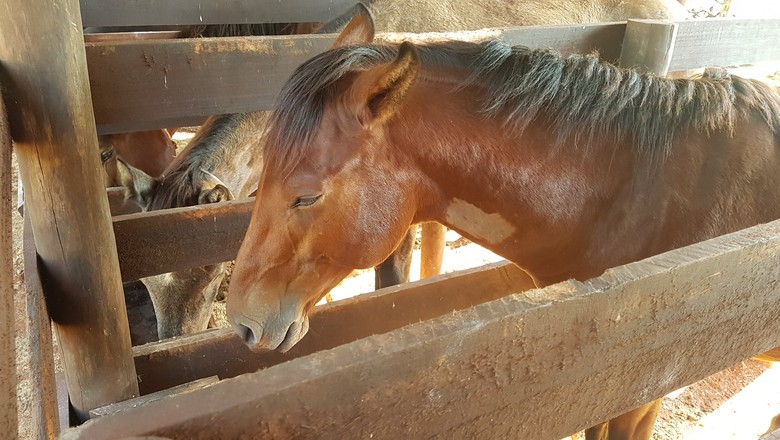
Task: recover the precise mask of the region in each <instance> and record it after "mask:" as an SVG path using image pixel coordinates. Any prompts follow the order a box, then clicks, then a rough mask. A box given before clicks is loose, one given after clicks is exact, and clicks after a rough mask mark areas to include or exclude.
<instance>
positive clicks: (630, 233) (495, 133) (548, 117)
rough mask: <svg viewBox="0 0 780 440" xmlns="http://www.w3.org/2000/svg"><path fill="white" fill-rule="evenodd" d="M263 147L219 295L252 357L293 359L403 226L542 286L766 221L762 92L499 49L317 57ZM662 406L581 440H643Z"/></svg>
mask: <svg viewBox="0 0 780 440" xmlns="http://www.w3.org/2000/svg"><path fill="white" fill-rule="evenodd" d="M368 26H370V24H365V23H364V24H362V25H361V24H360V23H358V24H357V25H356V27H357V29H358V30H359V28H360V27H368ZM351 27H352V26H351ZM348 30H349V27H348ZM358 30H356V29H353V30H352V31H351V32H346V31H345V34H343V35H342V36H341V37H340V41H342V42H354V41H355V40H359V38H358V37H356V36H355V35H358V36H359V35H366V34H368V33H370V32H368V31H365V30H363V31H359V32H358ZM355 32H357V34H355ZM264 151H265V168H264V170H263V175H262V178H261V181H260V186H259V188H258V192H257V202H256V205H255V209H254V212H253V214H252V220H251V222H250V225H249V228H248V231H247V234H246V237H245V239H244V241H243V244H242V246H241V249H240V251H239V254H238V257H237V260H236V266H235V269H234V272H233V276H232V280H231V284H230V288H229V294H228V298H227V306H228V310H227V311H228V317H229V319H230V321H231V323H232V324H233V326H234V328H235V329H236V330H237V332H238V333H239V335H240V336H241V337H242V338H243V339H244V340H245V341H246V342H247V344H248V345H249V346H250V347H251V348H253V349H256V350H267V349H278V350H280V351H286V350H288V349H289V348H290V347H292V346H293V345H294V344H295V343H296V342H297V341H299V340H300V339H301V338H302V337H303V336H304V335H305V334H306V331H307V330H308V322H309V321H308V313H309V312H310V311H311V309H312V308H313V306H314V304H315V303H316V302H317V301H318V300H319V299H320V298H322V296H323V295H325V293H326V292H328V291H329V290H330V289H331V288H332V287H333V286H335V285H336V284H337V283H338V282H340V281H341V279H343V278H344V277H345V276H346V275H348V274H349V273H350V272H351V271H352V270H353V269H355V268H363V267H370V266H372V265H374V264H376V263H377V262H379V261H381V260H382V259H383V258H385V257H386V256H387V255H388V254H389V253H390V252H391V251H392V250H393V249H394V248H395V246H396V245H397V244H398V242H399V241H400V239H401V237H402V235H403V234H404V232H405V231H406V229H407V228H408V227H409V225H410V224H413V223H417V222H423V221H438V222H440V223H443V224H445V225H447V226H448V227H450V228H452V229H455V230H457V231H458V232H460V233H461V234H462V235H464V236H466V237H468V238H469V239H471V240H473V241H475V242H477V243H479V244H481V245H483V246H484V247H486V248H488V249H491V250H492V251H494V252H496V253H498V254H500V255H502V256H504V257H506V258H508V259H509V260H511V261H512V262H514V263H515V264H517V265H518V266H520V267H521V268H523V269H524V270H525V271H527V272H528V274H529V275H530V276H531V277H532V278H533V279H534V281H535V282H536V284H537V285H538V286H540V287H542V286H547V285H550V284H553V283H557V282H560V281H564V280H567V279H571V278H574V279H578V280H586V279H589V278H591V277H595V276H598V275H600V274H601V273H603V272H604V270H606V269H607V268H610V267H614V266H618V265H621V264H625V263H628V262H631V261H636V260H639V259H642V258H646V257H649V256H651V255H655V254H658V253H661V252H664V251H668V250H670V249H674V248H677V247H681V246H685V245H688V244H691V243H695V242H698V241H701V240H705V239H708V238H711V237H714V236H717V235H720V234H725V233H728V232H732V231H736V230H739V229H742V228H746V227H749V226H751V225H754V224H757V223H761V222H768V221H771V220H773V219H776V218H778V217H780V96H778V94H777V93H776V92H775V90H773V89H771V88H769V87H768V86H766V85H764V84H763V83H760V82H756V81H751V80H745V79H741V78H737V77H733V78H732V77H730V76H729V75H728V74H726V73H724V72H720V71H718V72H714V73H713V72H711V73H709V74H708V75H705V76H704V77H703V78H700V79H694V80H670V79H664V78H657V77H654V76H649V75H641V74H638V73H636V72H634V71H630V70H623V69H620V68H618V67H615V66H614V65H611V64H608V63H605V62H602V61H600V60H599V59H598V58H597V57H596V56H593V55H585V56H572V57H570V58H562V57H561V56H559V55H558V54H556V53H554V52H552V51H547V50H529V49H526V48H524V47H509V46H507V45H506V44H504V43H502V42H495V41H493V42H487V43H483V44H474V43H462V42H450V43H446V44H438V45H430V46H421V47H416V46H414V45H412V44H410V43H404V44H402V45H400V47H399V46H371V45H347V46H343V47H337V48H335V49H334V50H331V51H329V52H326V53H324V54H322V55H319V56H316V57H314V58H313V59H311V60H310V61H308V62H306V63H305V64H303V65H302V66H301V67H299V68H298V69H297V70H296V71H295V73H294V74H293V75H292V77H291V78H290V79H289V80H288V82H287V84H286V85H285V86H284V87H283V89H282V91H281V93H280V95H279V97H278V100H277V104H276V107H275V110H274V116H273V119H272V121H271V126H270V128H269V131H268V134H267V135H266V145H265V150H264ZM658 402H659V401H657V402H654V403H651V404H648V405H645V406H643V407H641V408H639V409H637V410H635V411H632V412H631V413H628V414H626V415H623V416H621V417H619V418H617V419H615V420H613V421H611V422H610V423H605V424H602V425H600V426H598V427H595V428H591V429H590V430H588V432H587V433H586V435H587V438H611V439H624V438H637V439H646V438H649V436H650V433H651V431H652V425H653V422H654V420H655V416H656V414H657V411H658V408H659V403H658Z"/></svg>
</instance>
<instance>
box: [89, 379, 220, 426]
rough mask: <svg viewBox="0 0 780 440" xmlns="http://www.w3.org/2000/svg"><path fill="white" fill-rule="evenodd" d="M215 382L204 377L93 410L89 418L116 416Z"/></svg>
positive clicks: (215, 380) (216, 380)
mask: <svg viewBox="0 0 780 440" xmlns="http://www.w3.org/2000/svg"><path fill="white" fill-rule="evenodd" d="M217 382H219V378H218V377H216V376H209V377H204V378H203V379H198V380H195V381H192V382H187V383H185V384H182V385H179V386H175V387H172V388H168V389H165V390H162V391H158V392H156V393H151V394H147V395H145V396H141V397H135V398H133V399H129V400H125V401H124V402H118V403H112V404H111V405H106V406H103V407H100V408H95V409H93V410H90V411H89V416H90V418H95V417H103V416H109V415H111V414H116V413H119V412H121V411H126V410H128V409H130V408H135V407H138V406H142V405H147V404H149V403H151V402H156V401H158V400H162V399H167V398H171V397H176V396H179V395H181V394H183V393H188V392H190V391H194V390H199V389H201V388H204V387H207V386H209V385H213V384H215V383H217Z"/></svg>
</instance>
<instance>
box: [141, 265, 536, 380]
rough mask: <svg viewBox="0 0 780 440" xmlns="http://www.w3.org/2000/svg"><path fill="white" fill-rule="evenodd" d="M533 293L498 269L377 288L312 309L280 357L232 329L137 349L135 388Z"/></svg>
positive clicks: (245, 366) (227, 373) (238, 370)
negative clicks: (252, 346)
mask: <svg viewBox="0 0 780 440" xmlns="http://www.w3.org/2000/svg"><path fill="white" fill-rule="evenodd" d="M533 287H534V284H533V281H532V280H531V278H530V277H529V276H528V275H527V274H526V273H525V272H523V271H522V270H520V269H519V268H518V267H517V266H515V265H514V264H511V263H508V262H503V263H495V264H490V265H486V266H483V267H479V268H476V269H470V270H465V271H460V272H455V273H450V274H446V275H441V276H438V277H435V278H428V279H425V280H422V281H417V282H414V283H408V284H404V285H402V286H394V287H389V288H386V289H381V290H378V291H376V292H373V293H370V294H366V295H359V296H357V297H354V298H351V299H349V300H345V301H338V302H334V303H332V304H328V305H324V306H320V307H317V308H315V309H314V313H312V315H311V318H310V323H309V325H310V328H309V333H308V335H307V336H306V337H305V338H304V339H303V340H302V341H301V342H300V343H298V344H297V345H296V346H295V347H293V348H292V350H290V351H289V352H288V353H285V354H281V353H277V352H270V353H253V352H252V351H250V350H249V349H248V348H247V347H246V345H245V344H244V342H243V341H242V340H241V339H240V338H239V337H238V336H237V335H236V334H235V332H234V331H233V330H232V329H219V330H209V331H206V332H203V333H199V334H195V335H190V336H184V337H180V338H175V339H171V340H167V341H163V342H158V343H152V344H146V345H142V346H139V347H135V349H134V350H135V363H136V366H137V368H138V369H139V373H138V377H139V379H140V382H139V386H140V387H141V389H142V391H141V393H142V394H146V393H150V392H155V391H157V390H162V389H165V388H169V387H172V386H176V385H179V384H181V383H185V382H189V381H194V380H197V379H198V378H201V377H209V376H219V377H220V378H222V379H224V378H228V377H234V376H238V375H239V374H244V373H251V372H254V371H257V370H259V369H262V368H268V367H270V366H273V365H276V364H280V363H282V362H285V361H288V360H290V359H295V358H298V357H301V356H305V355H308V354H311V353H314V352H317V351H321V350H327V349H330V348H333V347H336V346H338V345H341V344H346V343H349V342H352V341H356V340H358V339H360V338H365V337H368V336H371V335H375V334H380V333H387V332H389V331H392V330H395V329H398V328H401V327H403V326H405V325H408V324H413V323H416V322H420V321H423V320H426V319H431V318H435V317H437V316H441V315H444V314H446V313H451V312H453V311H454V310H463V309H466V308H468V307H471V306H474V305H476V304H480V303H483V302H487V301H492V300H494V299H498V298H501V297H502V296H506V295H508V294H510V293H517V292H521V291H524V290H528V289H531V288H533ZM379 316H381V317H382V319H377V317H379ZM346 322H348V323H349V325H344V323H346Z"/></svg>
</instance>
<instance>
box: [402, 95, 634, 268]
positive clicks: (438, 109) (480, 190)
mask: <svg viewBox="0 0 780 440" xmlns="http://www.w3.org/2000/svg"><path fill="white" fill-rule="evenodd" d="M481 93H482V91H481V90H477V89H475V88H473V87H470V88H466V89H461V90H459V91H457V92H455V93H453V92H452V86H451V85H447V84H437V83H433V82H428V83H426V84H418V85H417V86H415V87H413V89H412V91H411V92H410V96H409V97H408V99H407V102H406V104H405V107H404V109H407V110H408V111H407V112H406V113H401V114H399V115H398V117H397V118H396V119H395V120H393V121H392V122H391V123H390V124H389V126H388V131H389V137H390V139H391V142H392V144H393V147H395V148H396V149H398V151H399V152H401V154H405V155H408V156H411V157H413V158H414V161H415V162H416V164H417V166H418V167H419V170H420V172H421V173H422V174H423V175H424V176H425V178H427V179H428V181H429V185H426V186H428V187H430V188H433V190H432V191H431V192H430V194H426V195H425V196H424V197H422V199H423V200H426V201H425V202H423V203H422V204H421V205H420V206H418V214H417V218H416V221H427V220H436V221H438V222H440V223H443V224H445V225H447V226H448V227H450V228H452V229H455V230H456V231H458V232H460V233H461V234H462V235H464V236H466V237H468V238H469V239H471V240H472V241H474V242H476V243H478V244H480V245H482V246H484V247H486V248H488V249H491V250H492V251H494V252H496V253H497V254H499V255H501V256H503V257H505V258H507V259H509V260H511V261H513V262H515V263H517V264H518V265H519V266H520V267H522V268H524V269H526V270H528V271H529V273H531V275H532V276H534V277H535V278H536V279H537V280H539V281H540V283H541V282H542V281H541V280H543V279H550V280H555V281H557V280H558V278H561V279H566V278H570V277H579V276H580V273H579V272H585V271H589V272H588V273H587V274H584V273H583V274H582V275H581V276H582V277H585V278H587V277H589V276H591V273H590V272H594V271H597V270H598V269H593V268H590V267H588V266H587V264H582V262H578V261H574V260H575V258H574V256H575V255H583V254H584V253H585V252H584V249H585V248H587V246H588V245H589V243H588V237H590V236H591V235H592V231H591V229H592V228H593V225H594V224H596V223H597V219H596V216H597V215H598V213H599V212H603V211H604V210H607V207H608V206H609V204H610V202H611V200H613V199H614V198H615V197H617V196H618V194H619V192H620V190H621V187H623V186H624V185H625V183H626V182H627V180H628V179H629V178H630V176H631V175H632V172H631V171H632V168H633V162H634V155H633V154H630V153H627V152H626V151H625V150H626V149H623V150H622V151H613V150H612V149H606V148H602V149H599V150H600V151H589V150H587V149H585V148H575V146H574V145H569V144H567V143H564V144H563V145H559V144H558V143H557V139H556V136H555V133H554V132H553V130H550V129H549V123H548V122H547V121H546V120H545V117H544V116H540V117H539V118H537V120H536V121H534V123H532V124H530V126H529V127H528V128H527V129H525V130H524V131H523V132H522V133H520V134H515V135H513V134H512V132H511V130H509V129H508V128H507V127H506V126H505V125H504V124H503V121H502V120H500V119H499V118H485V117H483V115H480V114H479V113H478V110H476V109H475V108H474V107H475V105H474V103H475V102H479V97H480V95H481ZM403 111H404V110H402V112H403ZM420 133H425V134H426V137H425V139H424V142H421V139H420ZM601 208H604V210H602V211H600V209H601ZM561 255H567V256H571V261H569V262H564V261H558V260H559V257H560V256H561ZM553 262H555V263H556V265H555V266H556V267H555V270H553V273H548V271H549V267H548V266H550V265H551V264H552V263H553ZM575 267H576V269H575ZM578 271H579V272H578ZM575 272H578V273H575Z"/></svg>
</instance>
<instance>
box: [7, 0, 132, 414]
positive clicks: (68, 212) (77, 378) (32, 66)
mask: <svg viewBox="0 0 780 440" xmlns="http://www.w3.org/2000/svg"><path fill="white" fill-rule="evenodd" d="M78 8H79V6H78V2H77V1H75V0H6V1H4V2H3V3H1V4H0V59H2V60H3V63H2V64H3V69H2V80H3V81H2V82H3V85H4V86H5V90H6V93H7V95H6V104H7V105H8V114H9V123H10V127H11V136H12V138H13V140H14V149H15V152H16V157H17V159H18V163H19V174H20V175H21V177H22V182H23V184H24V189H25V197H26V204H25V216H29V217H30V220H31V225H32V229H33V232H34V234H33V235H34V238H35V245H36V249H37V252H38V255H39V256H40V260H39V269H40V275H41V281H42V285H43V288H44V292H46V297H47V305H48V309H49V314H50V316H51V317H52V318H53V319H54V321H55V322H56V323H58V325H55V328H56V330H57V333H58V339H59V344H60V347H61V348H62V362H63V365H64V367H65V371H66V377H67V383H68V390H69V392H70V396H71V401H72V402H73V405H74V406H75V408H76V409H77V411H78V412H79V414H80V416H81V417H86V415H87V411H88V410H89V409H91V408H94V407H97V406H102V405H105V404H107V403H110V402H115V401H119V400H123V399H126V398H130V397H133V396H135V395H137V393H138V386H137V383H136V378H135V367H134V365H133V360H132V351H131V348H130V332H129V329H128V324H127V316H126V315H125V313H124V310H125V305H124V299H123V297H122V284H121V278H120V275H119V262H118V259H117V255H116V247H115V246H114V235H113V230H112V228H111V219H110V215H109V210H108V201H107V200H106V196H105V193H104V191H103V185H102V175H101V173H103V170H102V167H101V166H100V161H99V157H98V156H99V155H98V145H97V137H96V136H95V121H94V118H93V117H92V113H91V112H90V109H91V108H92V100H91V97H90V93H89V82H88V78H87V64H86V58H85V56H84V50H83V47H84V46H83V45H84V40H83V36H82V33H81V26H80V23H81V17H80V15H79V9H78Z"/></svg>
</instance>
